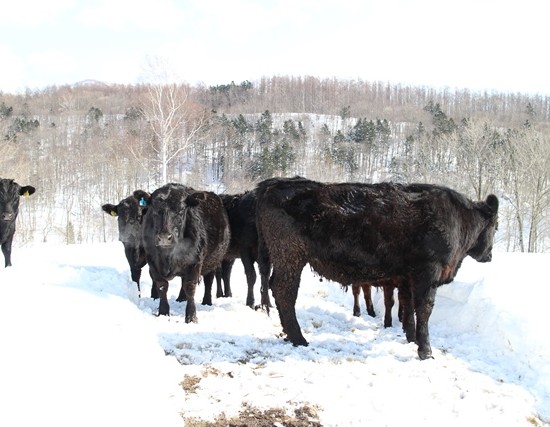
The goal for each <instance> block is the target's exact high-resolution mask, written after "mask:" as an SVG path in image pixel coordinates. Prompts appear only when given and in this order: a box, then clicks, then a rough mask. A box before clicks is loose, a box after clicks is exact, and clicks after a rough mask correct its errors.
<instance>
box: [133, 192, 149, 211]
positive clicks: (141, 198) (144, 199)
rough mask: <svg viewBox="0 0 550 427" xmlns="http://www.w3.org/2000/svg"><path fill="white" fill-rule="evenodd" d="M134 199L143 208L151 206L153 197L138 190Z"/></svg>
mask: <svg viewBox="0 0 550 427" xmlns="http://www.w3.org/2000/svg"><path fill="white" fill-rule="evenodd" d="M134 197H135V198H136V199H137V200H138V204H139V205H140V206H141V207H142V208H144V207H145V206H149V205H150V204H151V195H150V194H149V193H148V192H147V191H143V190H136V191H134Z"/></svg>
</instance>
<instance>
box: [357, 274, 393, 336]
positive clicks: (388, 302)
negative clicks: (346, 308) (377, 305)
mask: <svg viewBox="0 0 550 427" xmlns="http://www.w3.org/2000/svg"><path fill="white" fill-rule="evenodd" d="M373 287H381V288H382V289H383V291H384V309H385V312H384V327H385V328H390V327H391V326H392V323H393V322H392V313H391V311H392V308H393V306H394V304H395V299H394V296H393V290H394V289H395V288H396V287H397V284H396V283H394V281H392V280H385V281H384V280H383V281H376V282H367V283H361V284H357V283H354V284H352V285H351V290H352V293H353V315H354V316H357V317H359V316H361V307H360V305H359V294H360V293H361V289H362V290H363V297H364V298H365V305H366V306H367V314H368V315H369V316H371V317H375V316H376V313H375V311H374V305H373V303H372V295H371V292H372V288H373ZM398 316H399V321H401V320H402V316H403V306H401V305H399V310H398Z"/></svg>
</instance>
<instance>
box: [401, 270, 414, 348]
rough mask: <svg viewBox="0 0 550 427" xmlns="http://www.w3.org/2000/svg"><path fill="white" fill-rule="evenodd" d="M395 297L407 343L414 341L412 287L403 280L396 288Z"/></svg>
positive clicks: (407, 281) (408, 282) (406, 280)
mask: <svg viewBox="0 0 550 427" xmlns="http://www.w3.org/2000/svg"><path fill="white" fill-rule="evenodd" d="M397 296H398V299H399V309H400V310H402V312H403V316H402V320H401V322H402V324H403V332H405V336H406V337H407V341H408V342H414V341H415V340H416V322H415V320H414V305H413V298H412V286H411V283H410V281H409V280H408V279H405V280H403V281H402V282H401V283H400V284H399V287H398V291H397Z"/></svg>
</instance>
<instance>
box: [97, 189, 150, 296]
mask: <svg viewBox="0 0 550 427" xmlns="http://www.w3.org/2000/svg"><path fill="white" fill-rule="evenodd" d="M145 194H147V193H145ZM145 203H146V202H145V199H142V200H141V202H140V200H138V199H136V198H135V197H134V196H133V195H132V196H129V197H127V198H125V199H123V200H121V201H120V202H119V203H118V205H113V204H110V203H107V204H104V205H103V206H102V207H101V209H103V211H105V212H106V213H108V214H109V215H111V216H113V217H116V218H117V220H118V240H120V241H121V242H122V244H123V245H124V253H125V255H126V259H127V260H128V265H129V266H130V274H131V277H132V281H134V282H136V285H137V288H138V292H139V294H140V296H141V289H140V286H139V280H140V278H141V269H142V268H143V267H144V266H145V264H147V259H146V257H145V248H144V247H143V243H142V242H141V225H142V222H143V216H144V215H145V213H146V212H147V207H146V205H145ZM156 294H157V292H156V288H155V287H154V286H153V287H152V289H151V297H153V298H157V295H156Z"/></svg>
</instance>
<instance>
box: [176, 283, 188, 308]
mask: <svg viewBox="0 0 550 427" xmlns="http://www.w3.org/2000/svg"><path fill="white" fill-rule="evenodd" d="M176 301H177V302H184V301H187V296H186V295H185V289H184V288H183V277H182V278H181V288H180V292H179V294H178V297H177V298H176Z"/></svg>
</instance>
